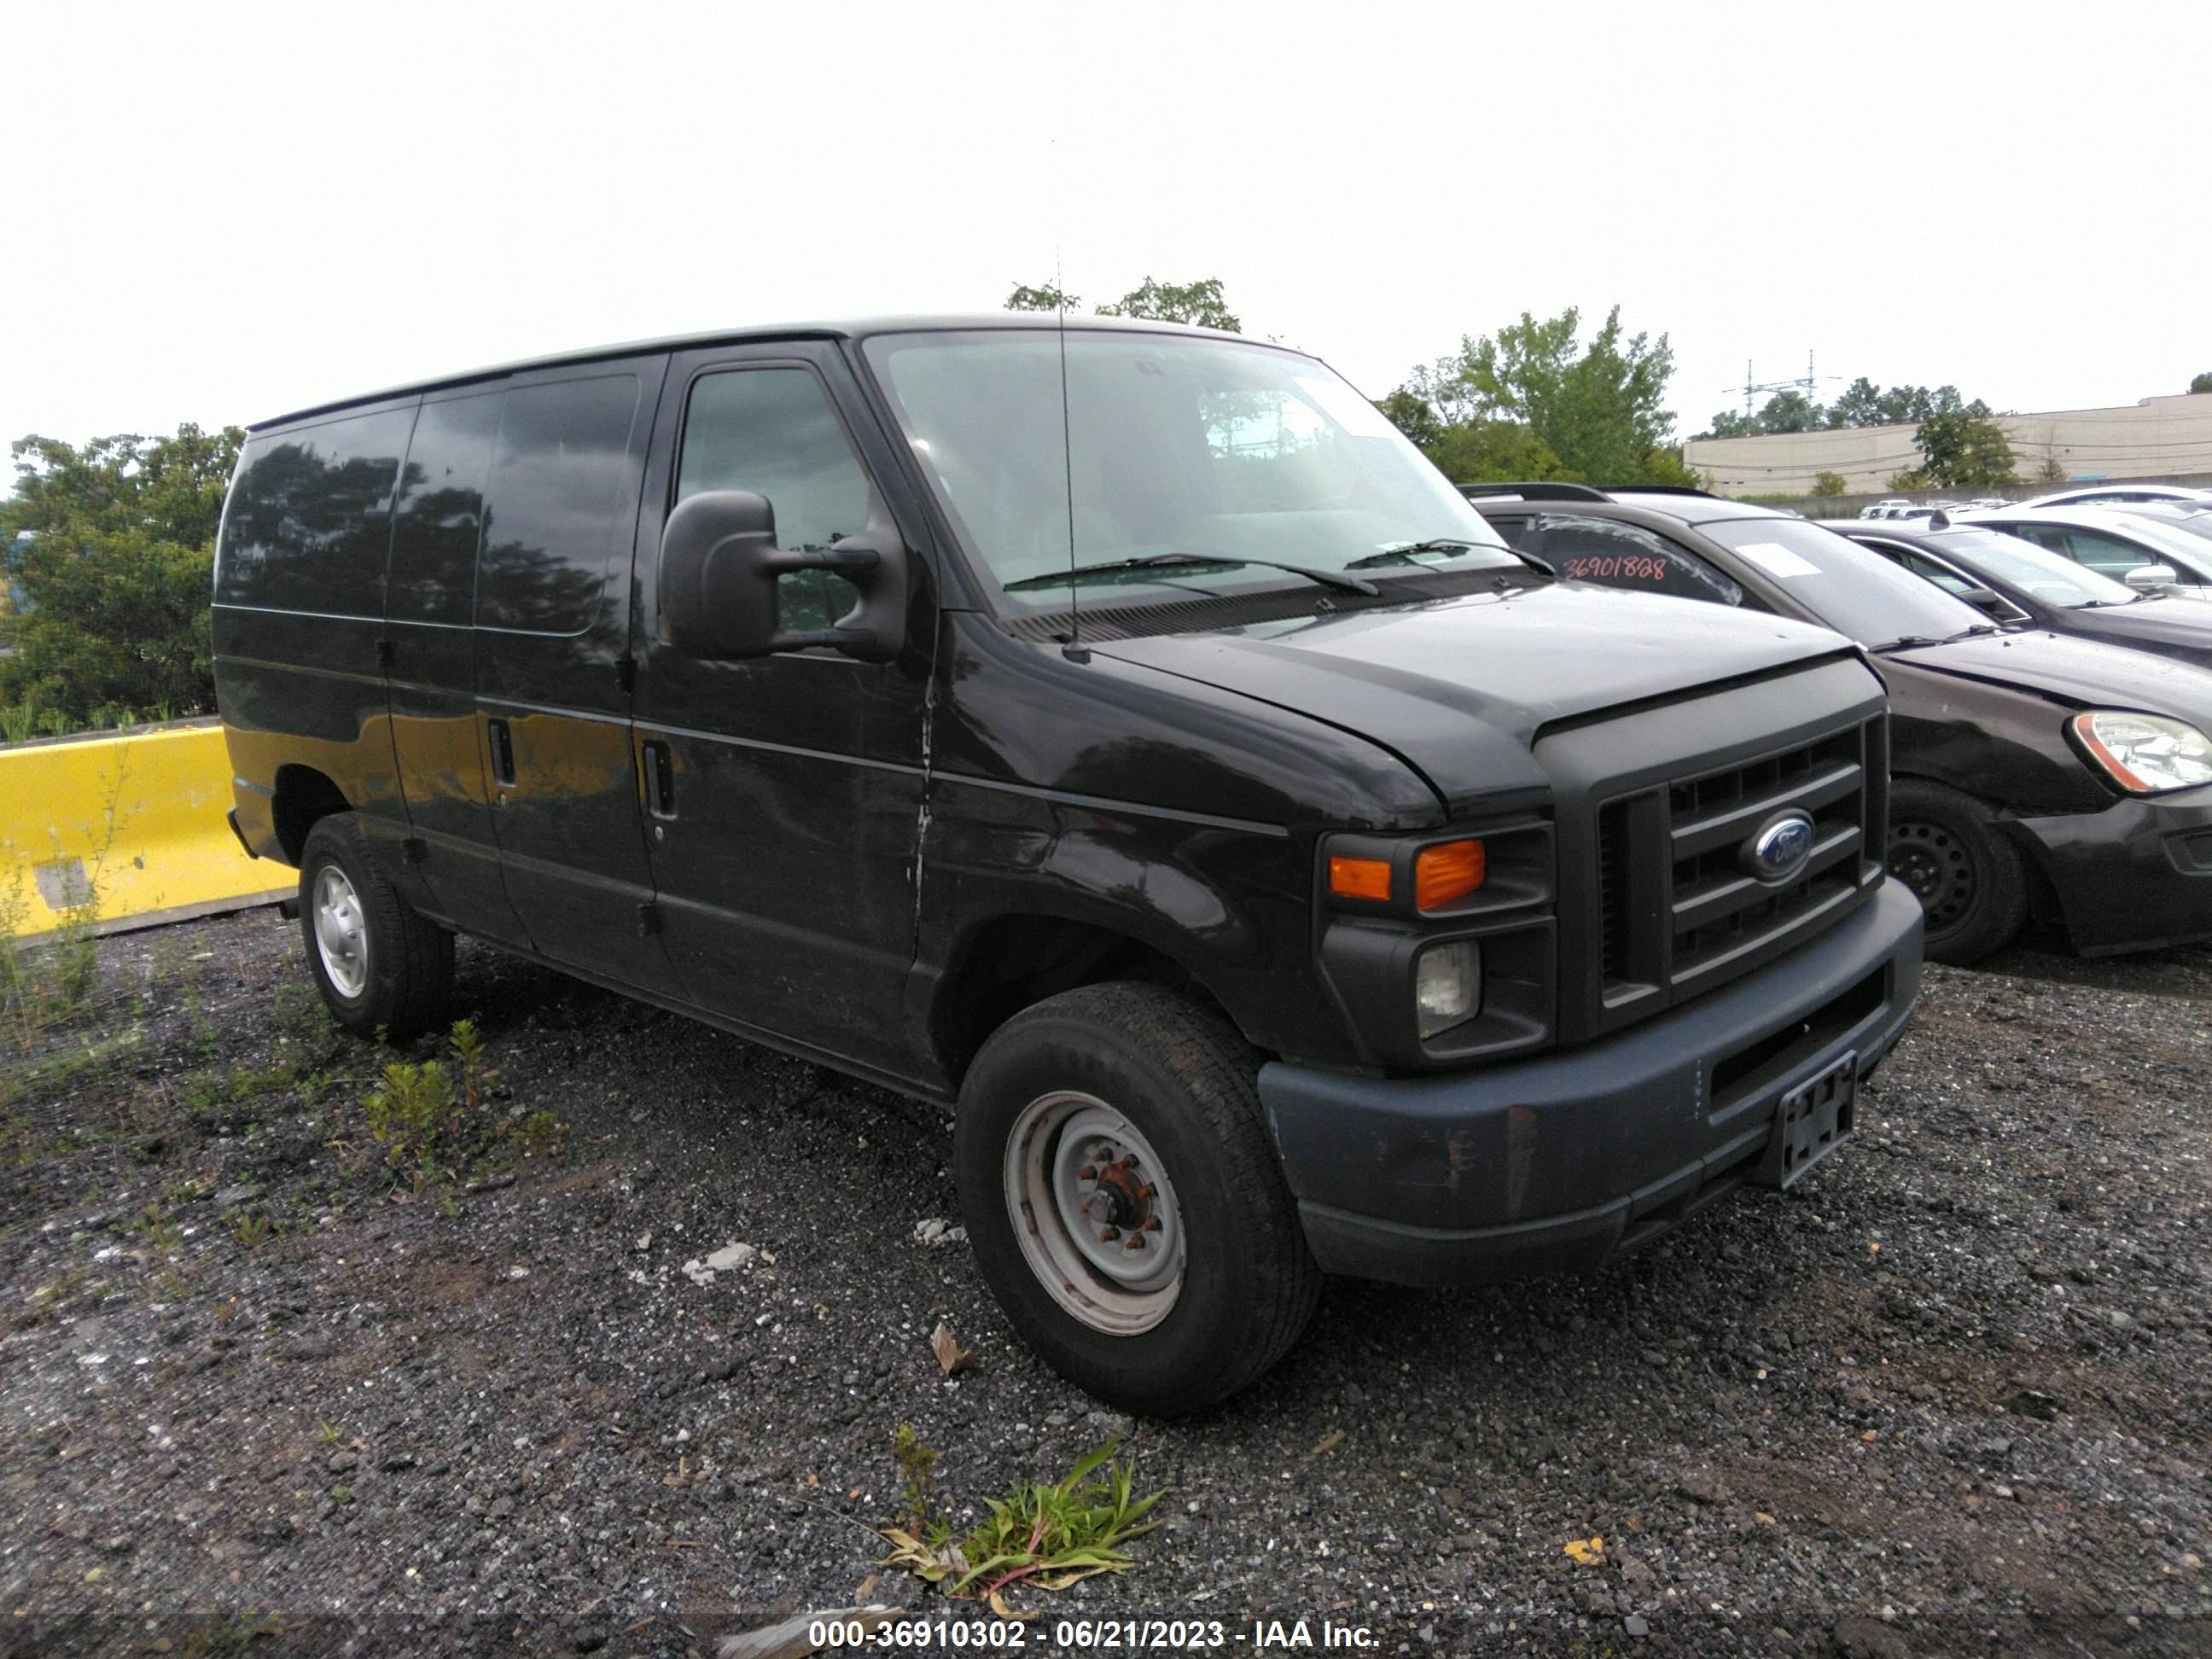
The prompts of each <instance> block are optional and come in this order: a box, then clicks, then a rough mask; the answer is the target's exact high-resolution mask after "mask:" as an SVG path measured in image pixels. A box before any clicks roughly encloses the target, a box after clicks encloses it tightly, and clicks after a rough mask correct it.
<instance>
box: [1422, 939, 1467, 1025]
mask: <svg viewBox="0 0 2212 1659" xmlns="http://www.w3.org/2000/svg"><path fill="white" fill-rule="evenodd" d="M1413 1007H1414V1010H1415V1012H1416V1013H1417V1015H1418V1016H1419V1024H1420V1029H1421V1041H1422V1042H1427V1041H1428V1040H1429V1039H1430V1038H1431V1037H1432V1036H1439V1035H1441V1034H1442V1033H1443V1032H1445V1031H1449V1030H1451V1028H1452V1027H1453V1026H1455V1025H1463V1024H1466V1023H1467V1022H1468V1020H1470V1019H1473V1018H1474V1017H1475V1015H1476V1014H1477V1013H1479V1012H1481V1009H1482V942H1481V941H1480V939H1454V940H1453V941H1452V942H1451V943H1449V944H1448V945H1431V946H1429V948H1428V949H1427V950H1425V951H1422V952H1421V955H1420V959H1419V962H1417V963H1415V964H1414V967H1413Z"/></svg>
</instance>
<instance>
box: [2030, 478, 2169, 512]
mask: <svg viewBox="0 0 2212 1659" xmlns="http://www.w3.org/2000/svg"><path fill="white" fill-rule="evenodd" d="M2131 501H2198V502H2204V503H2212V489H2192V488H2191V487H2190V486H2189V485H2187V484H2152V483H2134V484H2131V483H2120V484H2100V483H2085V484H2075V485H2073V486H2071V487H2070V488H2068V489H2054V490H2052V491H2051V493H2050V494H2049V495H2031V496H2030V497H2028V499H2027V500H2026V501H2015V502H2014V503H2012V505H2014V506H2015V507H2111V506H2116V505H2121V504H2124V503H2127V502H2131Z"/></svg>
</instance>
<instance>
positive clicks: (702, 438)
mask: <svg viewBox="0 0 2212 1659" xmlns="http://www.w3.org/2000/svg"><path fill="white" fill-rule="evenodd" d="M706 489H743V490H748V491H750V492H751V493H752V494H754V495H763V496H766V497H767V498H768V504H769V506H770V507H773V508H774V509H775V542H776V545H777V546H778V547H782V548H788V549H791V550H793V551H796V550H800V549H819V548H825V547H831V546H835V545H836V543H837V542H838V541H840V540H841V539H842V538H845V537H847V536H854V535H858V534H859V533H860V532H861V531H863V530H865V529H866V528H867V526H868V509H869V495H870V490H869V485H868V475H867V474H866V472H865V471H862V470H861V467H860V458H859V457H857V456H856V455H854V453H853V446H852V444H851V443H850V442H849V441H848V440H847V438H846V436H845V428H844V426H843V425H842V423H841V422H839V421H838V419H837V412H836V410H835V409H833V408H832V407H831V406H830V404H829V393H828V392H826V391H825V390H824V389H823V385H822V382H821V381H820V380H817V379H816V378H815V376H814V374H812V372H811V370H808V369H804V368H745V369H732V370H728V371H726V372H724V373H721V374H706V375H702V376H701V377H700V379H699V380H698V382H697V383H696V385H695V386H693V387H692V388H691V405H690V409H689V410H688V411H686V413H685V416H684V453H683V456H682V458H681V459H680V460H679V461H678V466H677V471H676V498H677V500H678V501H682V500H683V499H684V497H685V496H687V495H697V494H699V492H700V491H702V490H706ZM777 586H778V590H779V591H778V604H779V607H780V611H781V617H782V622H783V626H784V627H786V628H789V629H813V628H827V627H829V626H830V624H831V623H834V622H836V619H837V618H838V617H841V616H842V615H844V614H845V612H846V611H849V610H851V609H852V608H853V604H854V600H855V599H857V598H858V597H859V595H858V594H857V593H856V592H854V588H853V586H852V584H850V583H849V582H848V581H846V580H845V579H844V578H843V577H842V576H833V575H831V574H829V572H828V571H826V570H799V571H793V572H791V573H790V574H787V575H786V576H784V577H783V578H782V579H781V580H780V581H779V583H778V585H777Z"/></svg>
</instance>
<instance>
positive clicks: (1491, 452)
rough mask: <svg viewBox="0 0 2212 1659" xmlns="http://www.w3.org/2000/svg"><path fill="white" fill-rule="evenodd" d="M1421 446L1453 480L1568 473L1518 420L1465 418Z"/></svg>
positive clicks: (1493, 480)
mask: <svg viewBox="0 0 2212 1659" xmlns="http://www.w3.org/2000/svg"><path fill="white" fill-rule="evenodd" d="M1424 448H1425V452H1426V453H1427V455H1428V458H1429V459H1431V460H1432V461H1434V462H1435V463H1436V464H1437V470H1438V471H1441V472H1442V473H1443V475H1444V477H1447V478H1449V479H1450V480H1451V481H1452V482H1453V483H1497V482H1498V481H1499V480H1501V479H1508V478H1512V479H1528V480H1534V479H1538V478H1563V477H1566V476H1567V472H1566V469H1565V467H1564V466H1563V465H1561V464H1560V461H1559V457H1558V456H1557V455H1555V454H1553V453H1552V449H1551V446H1549V445H1548V444H1547V443H1546V442H1545V441H1543V440H1542V439H1541V438H1540V437H1538V436H1537V435H1535V434H1534V432H1533V431H1531V430H1530V429H1529V428H1528V427H1526V426H1523V425H1522V424H1521V423H1520V422H1517V421H1468V422H1463V423H1462V424H1461V425H1458V426H1453V427H1447V428H1444V430H1443V434H1442V435H1441V436H1439V437H1438V438H1437V441H1435V442H1434V443H1432V444H1429V445H1425V446H1424Z"/></svg>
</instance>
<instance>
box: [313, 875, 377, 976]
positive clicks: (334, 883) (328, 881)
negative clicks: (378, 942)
mask: <svg viewBox="0 0 2212 1659" xmlns="http://www.w3.org/2000/svg"><path fill="white" fill-rule="evenodd" d="M315 951H316V953H317V954H318V955H319V956H320V957H322V959H323V972H324V973H325V974H327V975H330V981H331V984H332V985H334V986H336V987H337V992H338V994H339V995H340V996H343V997H345V998H347V999H349V1000H350V999H352V998H354V997H357V996H359V995H360V994H362V987H365V986H367V985H368V927H367V926H366V925H365V923H364V921H363V919H362V913H361V896H360V895H359V894H358V893H356V892H355V891H354V890H353V883H351V882H350V881H349V880H347V879H346V872H344V871H343V870H341V869H339V868H338V867H337V866H336V865H335V864H326V865H325V866H323V867H322V869H321V870H319V872H316V875H315Z"/></svg>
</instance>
